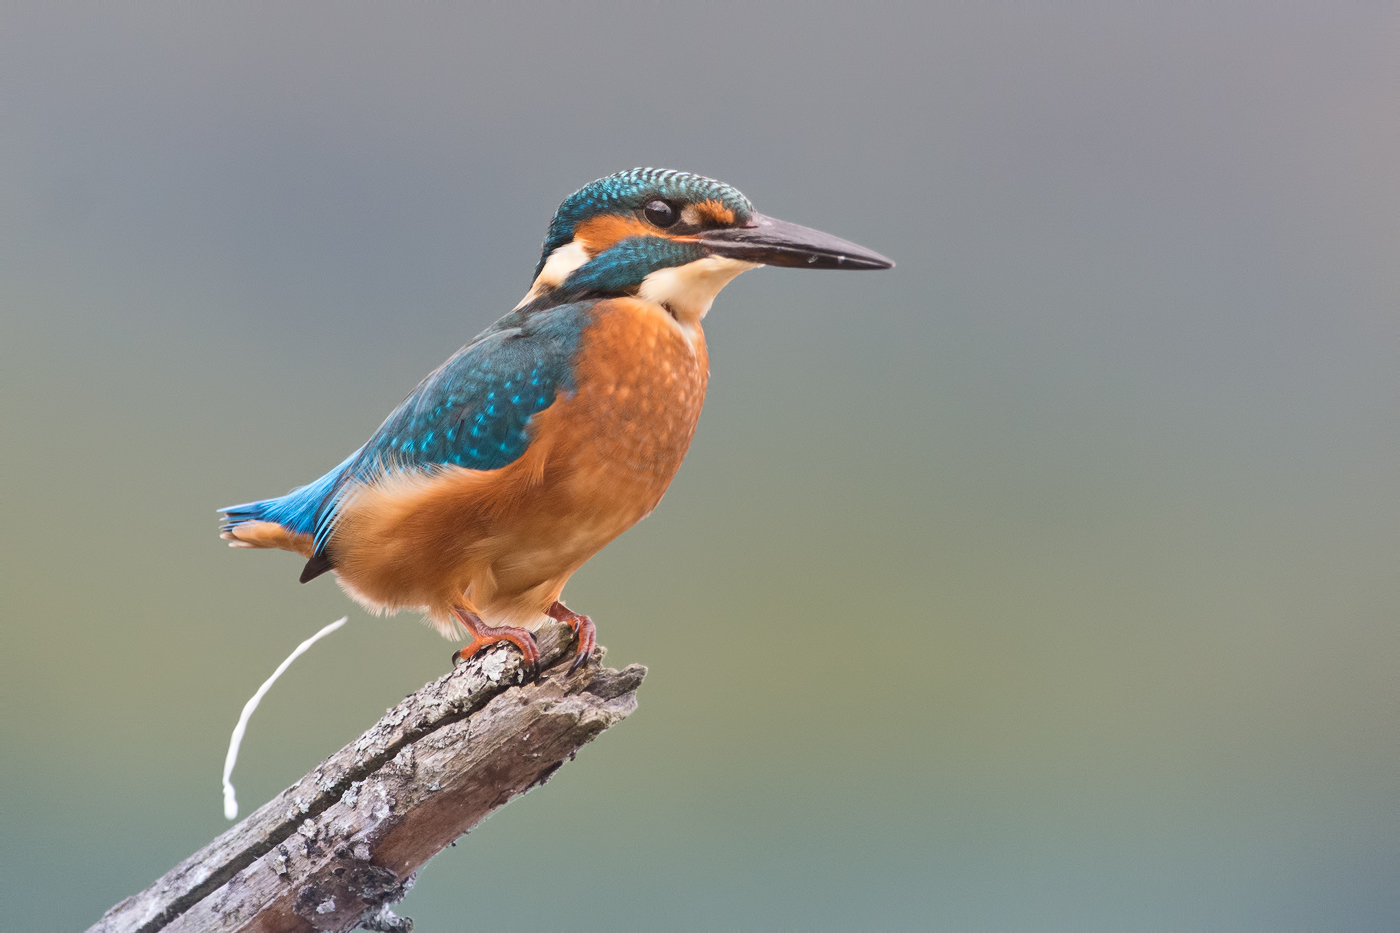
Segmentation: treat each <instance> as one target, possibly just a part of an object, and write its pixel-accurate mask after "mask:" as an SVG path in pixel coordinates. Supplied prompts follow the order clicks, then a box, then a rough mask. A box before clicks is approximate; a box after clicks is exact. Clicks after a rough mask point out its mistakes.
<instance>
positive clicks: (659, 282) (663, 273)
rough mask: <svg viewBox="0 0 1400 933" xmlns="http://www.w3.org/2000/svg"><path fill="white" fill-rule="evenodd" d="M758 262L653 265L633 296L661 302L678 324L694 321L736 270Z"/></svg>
mask: <svg viewBox="0 0 1400 933" xmlns="http://www.w3.org/2000/svg"><path fill="white" fill-rule="evenodd" d="M551 258H553V257H551ZM759 265H760V263H756V262H743V261H742V260H739V259H730V258H728V257H726V256H706V257H705V258H704V259H697V260H695V261H694V262H688V263H686V264H685V265H683V266H671V267H670V268H667V269H657V270H656V271H655V272H653V273H651V274H650V275H648V276H647V277H646V278H645V279H643V280H642V287H641V288H640V289H638V290H637V297H638V298H641V299H642V300H643V301H650V302H653V303H655V304H659V305H662V306H663V307H665V308H666V310H667V311H670V312H671V314H673V315H675V318H676V320H678V321H680V322H681V323H682V324H697V323H699V321H700V320H701V319H702V318H703V317H704V316H705V314H706V313H707V312H708V311H709V310H710V305H712V304H714V302H715V296H716V295H718V294H719V292H720V289H722V288H724V286H726V285H728V284H729V283H730V282H731V281H732V280H733V279H734V277H735V276H737V275H738V274H739V273H740V272H746V271H748V270H749V269H757V268H758V267H759Z"/></svg>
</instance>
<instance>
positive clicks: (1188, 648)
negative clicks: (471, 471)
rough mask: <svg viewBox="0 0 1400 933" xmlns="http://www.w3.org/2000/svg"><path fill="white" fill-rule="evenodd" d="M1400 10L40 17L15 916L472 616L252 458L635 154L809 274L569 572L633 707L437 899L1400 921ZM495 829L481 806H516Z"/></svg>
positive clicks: (8, 601)
mask: <svg viewBox="0 0 1400 933" xmlns="http://www.w3.org/2000/svg"><path fill="white" fill-rule="evenodd" d="M1397 38H1400V14H1397V11H1396V7H1395V6H1394V5H1389V4H1374V5H1362V4H1356V5H1346V6H1345V7H1344V8H1343V7H1339V6H1335V5H1331V6H1329V5H1323V4H1316V5H1311V6H1310V5H1304V4H1289V5H1286V6H1280V5H1271V4H1229V5H1228V6H1225V5H1207V4H1187V5H1177V4H1155V5H1154V4H1141V3H1139V4H1133V5H1131V6H1130V7H1128V8H1124V7H1122V6H1114V5H1109V4H1076V5H1070V4H1056V5H1050V4H1043V5H1042V4H988V5H971V4H956V5H948V6H945V7H941V8H931V7H929V6H928V5H918V6H910V7H896V6H880V7H873V6H863V7H859V8H856V7H851V8H839V7H823V6H817V5H801V6H796V5H794V6H786V7H781V6H767V5H765V6H762V7H760V6H758V5H732V6H724V5H701V4H688V5H686V6H684V7H680V6H674V7H662V6H653V5H636V6H617V5H607V6H583V5H580V6H544V7H536V8H532V9H530V10H524V9H516V8H515V7H508V6H505V5H501V6H480V7H470V8H466V7H458V6H449V5H442V4H413V5H410V4H393V5H390V4H382V5H369V4H331V3H321V4H316V3H303V4H296V5H295V6H294V7H291V8H288V5H282V4H272V3H266V4H237V5H232V4H230V5H223V6H213V5H176V4H167V5H160V6H156V5H141V4H122V5H117V4H102V5H98V4H90V5H82V6H79V5H69V4H32V5H26V4H20V3H7V4H5V6H4V9H3V11H0V108H3V110H2V111H0V121H3V122H2V125H3V131H0V425H2V426H3V437H4V440H3V443H0V470H3V476H0V479H2V480H3V482H0V497H3V498H0V514H2V515H3V519H2V520H0V574H3V581H2V582H3V586H2V587H0V613H3V624H0V672H3V673H0V700H2V701H3V710H4V712H3V716H2V717H0V742H3V750H4V753H3V755H0V813H3V822H0V833H2V834H3V836H2V837H0V902H3V904H4V905H5V914H4V915H3V919H0V924H3V925H5V926H7V927H8V928H10V929H15V930H34V929H46V930H59V929H70V930H71V929H79V928H82V927H84V926H86V925H87V924H88V923H90V922H92V921H93V920H94V919H95V918H96V917H97V915H98V914H99V913H100V912H101V911H102V910H103V909H104V908H106V907H107V906H108V905H109V904H111V903H113V902H115V901H116V900H118V899H119V898H121V897H123V896H125V895H127V894H129V893H132V892H134V891H135V890H137V889H139V888H141V887H143V886H145V885H146V884H147V883H149V882H150V881H151V880H153V879H154V878H155V877H156V876H157V875H159V874H160V873H161V872H163V871H165V870H166V869H167V868H169V867H170V866H171V865H172V864H174V863H175V862H176V861H177V860H178V859H180V858H181V857H183V856H184V855H186V854H187V853H188V852H190V851H191V850H193V849H194V848H195V847H196V846H198V845H200V844H202V843H203V842H205V841H206V840H207V839H209V838H210V837H211V836H213V835H214V834H215V833H217V832H219V831H220V830H221V829H222V828H223V827H224V826H225V824H224V822H223V820H222V819H221V815H220V798H219V786H218V777H219V769H220V766H221V764H222V758H223V750H224V743H225V742H226V741H227V737H228V730H229V729H230V728H231V727H232V725H233V721H234V719H235V717H236V716H237V713H238V710H239V708H240V707H241V705H242V703H243V701H244V700H245V699H246V697H247V696H248V695H249V694H250V693H251V692H252V690H253V689H254V688H255V687H256V686H257V685H258V683H260V682H261V681H262V679H263V678H264V677H266V676H267V674H268V673H269V672H270V671H271V669H272V668H273V667H274V666H275V665H276V664H277V663H278V661H279V660H281V658H283V657H284V656H285V655H286V653H287V652H288V651H290V649H291V648H292V647H293V646H294V645H295V644H296V643H297V642H298V641H300V640H301V639H303V638H305V637H306V636H307V635H309V634H310V633H312V632H314V631H315V630H316V629H317V628H319V627H320V626H321V625H323V624H325V623H326V622H329V621H330V620H332V619H334V618H336V617H338V616H339V615H341V614H343V613H344V612H346V611H349V612H350V613H351V622H350V624H349V625H348V626H347V627H346V628H345V629H344V630H343V631H342V632H341V633H339V634H337V635H335V636H334V637H332V638H331V639H330V640H328V641H327V642H325V643H322V644H320V645H318V646H317V647H316V648H315V649H314V650H313V651H312V652H311V653H310V654H309V655H308V656H307V657H305V658H303V659H302V660H301V661H299V662H297V665H296V666H295V667H293V668H292V670H291V672H290V673H289V675H288V676H287V677H286V678H284V680H283V681H282V682H281V683H279V684H278V685H277V687H276V688H275V689H274V690H273V692H272V693H271V695H270V696H269V697H268V699H267V701H266V702H265V704H264V706H263V708H262V709H261V710H260V711H259V713H258V714H257V716H256V717H255V718H254V720H253V723H252V729H251V733H250V735H249V738H248V740H247V742H246V743H245V745H244V753H243V761H242V763H241V764H240V768H239V772H238V774H237V779H238V784H239V790H240V796H241V798H242V800H243V801H244V805H245V812H247V810H248V809H250V808H251V807H253V806H256V805H257V804H258V803H259V802H261V801H263V800H265V799H267V798H268V797H269V796H271V795H272V794H274V793H276V792H277V791H278V790H280V789H281V788H282V787H284V786H285V785H286V784H288V783H289V782H290V781H291V780H293V779H294V778H296V777H298V776H300V775H301V774H302V773H303V771H304V770H306V769H307V768H309V767H310V766H311V765H313V764H315V762H316V761H318V760H319V759H320V758H321V757H322V756H324V755H325V754H327V753H328V752H330V751H332V750H334V749H336V748H338V747H339V746H340V745H341V744H343V743H344V742H346V741H347V740H349V739H351V738H353V737H354V736H355V735H356V734H358V732H359V731H360V729H361V728H363V727H364V726H366V725H368V724H369V723H370V722H371V721H373V720H374V718H375V717H376V716H377V715H378V714H379V712H380V711H382V710H383V709H384V708H385V707H386V706H388V705H390V704H392V703H393V702H395V701H396V700H398V699H399V698H400V697H402V696H403V695H404V694H406V693H408V692H410V691H412V690H414V689H416V688H417V687H418V686H419V685H420V684H422V683H423V682H424V681H425V680H427V679H428V678H430V677H433V676H436V675H437V674H439V673H440V672H441V671H443V670H444V669H445V665H446V662H447V656H448V653H449V651H450V650H451V647H452V646H450V645H449V644H448V643H446V642H444V641H442V640H440V639H438V638H437V637H436V636H434V635H432V634H431V633H430V632H429V631H428V630H427V629H425V628H424V627H422V626H420V625H419V624H418V623H417V622H415V621H413V620H412V619H410V618H408V617H402V618H396V619H372V618H369V617H367V616H365V615H364V614H363V613H361V612H359V611H358V610H355V609H353V608H352V607H351V605H350V603H349V601H348V600H347V599H346V598H345V597H344V596H343V595H342V594H341V593H340V592H339V591H338V590H337V588H336V587H335V586H334V585H333V584H331V583H330V582H329V581H328V580H321V581H318V582H317V583H316V584H314V585H310V586H305V587H302V586H298V585H297V583H296V575H297V572H298V569H299V563H298V561H296V560H295V559H294V558H292V557H290V556H288V555H281V554H268V553H243V552H230V551H228V550H227V549H226V548H224V547H223V543H222V542H220V541H219V540H218V538H217V537H216V535H215V531H216V525H215V516H214V508H215V507H216V506H219V505H224V504H228V503H231V502H239V501H244V500H247V499H250V498H254V497H259V496H267V495H275V494H278V493H280V492H282V491H285V490H286V489H288V488H290V487H291V486H293V485H296V484H298V483H301V482H305V481H307V480H310V479H312V478H314V477H315V476H318V475H319V474H320V473H321V472H322V471H324V470H325V469H327V468H329V467H330V466H332V465H334V464H335V463H337V462H338V461H339V459H340V458H341V457H342V456H343V455H344V454H345V453H346V452H348V451H349V450H351V449H353V448H354V447H355V446H356V445H358V444H359V443H360V442H361V441H362V440H363V439H364V438H365V437H366V436H367V435H368V434H369V432H370V431H371V430H372V429H373V428H374V427H375V426H376V425H377V424H378V422H379V420H380V419H381V418H382V417H383V416H384V414H385V413H387V412H388V410H389V409H390V408H391V407H392V406H393V405H394V404H395V403H396V402H397V401H398V400H399V399H400V398H401V397H402V396H403V395H404V393H406V392H407V391H408V390H409V389H410V388H411V387H412V386H413V385H414V384H415V383H416V381H417V380H418V379H419V378H420V376H421V375H422V374H423V373H425V372H427V371H428V370H429V369H431V368H432V367H434V366H436V365H437V364H438V363H439V362H441V361H442V360H443V359H444V358H445V357H446V356H447V355H448V354H449V353H450V352H451V351H452V350H454V349H455V348H456V347H457V346H459V345H460V344H461V343H462V342H464V341H465V340H466V339H467V338H469V337H470V336H471V335H473V334H475V333H476V332H477V331H478V330H480V329H481V328H482V327H483V326H485V325H486V324H487V323H488V322H490V321H491V320H493V319H494V318H495V317H497V316H498V315H500V314H501V313H503V312H504V311H505V310H507V309H509V308H510V307H511V306H512V305H513V304H514V303H515V302H516V300H517V299H518V298H519V296H520V295H521V294H522V293H523V292H524V290H525V288H526V287H527V285H528V283H529V276H530V271H531V270H532V268H533V265H534V263H535V261H536V258H537V255H538V248H539V242H540V239H541V238H542V236H543V233H544V229H545V225H546V224H547V222H548V220H549V218H550V216H551V214H552V212H553V209H554V207H555V206H556V205H557V204H558V202H559V201H560V200H561V199H562V198H563V197H564V196H565V195H567V194H568V193H569V192H571V191H573V190H574V189H575V188H577V187H579V186H581V185H582V184H584V183H586V182H588V181H590V180H592V179H593V178H596V177H598V176H600V175H604V174H607V173H610V172H613V171H617V170H619V169H623V168H630V167H632V166H634V165H659V166H665V167H671V168H681V169H688V170H691V171H697V172H701V173H704V174H708V175H713V176H715V177H718V178H721V179H723V180H725V181H728V182H731V183H733V184H735V185H736V186H738V187H739V188H740V189H741V190H743V191H744V192H745V193H746V194H748V195H749V196H750V197H751V198H752V199H753V200H754V202H755V203H756V204H757V205H758V207H759V209H760V210H762V211H764V212H765V213H769V214H773V215H775V216H778V217H782V218H785V219H789V220H793V221H796V222H799V223H804V224H809V225H812V226H816V227H819V228H822V229H825V230H829V231H830V232H832V233H835V234H837V235H840V236H844V237H848V238H850V239H853V240H855V241H857V242H859V243H862V244H865V245H868V246H870V247H871V248H873V249H876V250H879V251H881V252H884V253H886V254H888V255H890V256H892V257H894V258H895V259H896V260H898V262H899V267H898V268H897V269H896V270H894V271H893V272H890V273H880V274H860V275H841V274H835V273H825V274H824V273H815V272H811V273H808V272H799V271H791V270H761V271H758V272H754V273H750V274H748V275H745V276H744V277H743V278H741V279H740V280H739V281H737V282H736V283H735V284H733V285H731V286H730V288H729V289H728V290H727V291H726V292H725V293H724V294H723V295H722V296H721V297H720V299H719V300H718V302H717V303H716V306H715V309H714V311H713V312H712V314H711V316H710V318H709V322H708V323H709V327H708V332H709V335H710V341H711V350H712V362H713V379H712V390H711V394H710V399H709V404H708V407H707V409H706V414H705V417H704V419H703V421H702V423H701V426H700V430H699V433H698V436H697V438H696V441H695V445H694V448H693V450H692V453H691V456H690V458H689V460H688V462H687V463H686V466H685V468H684V469H683V470H682V472H681V474H680V476H679V477H678V479H677V481H676V483H675V485H674V486H673V488H672V491H671V493H670V494H669V496H668V497H667V499H666V501H665V502H664V503H663V505H662V507H661V508H660V509H659V510H658V511H657V513H656V514H655V515H654V516H653V517H652V518H651V519H650V520H648V521H647V522H644V523H643V524H642V525H641V526H639V527H638V528H636V529H635V530H633V531H632V532H630V533H629V534H628V535H626V536H624V537H623V538H622V539H620V540H619V541H618V542H617V543H615V544H614V545H613V546H611V547H610V548H609V549H608V550H607V551H605V552H604V553H603V554H602V555H600V556H599V557H598V558H597V559H596V560H594V561H593V562H592V563H591V564H589V566H588V567H586V568H585V569H584V570H583V571H582V572H581V573H580V574H579V575H578V576H577V577H576V578H575V580H574V582H573V583H572V584H571V586H570V588H569V591H568V596H569V598H570V601H571V602H572V603H573V604H574V605H576V606H578V607H580V608H582V609H584V610H585V611H588V612H590V613H591V614H592V615H593V616H594V618H595V619H597V620H598V623H599V628H600V632H601V640H602V642H603V643H604V644H606V645H607V646H608V647H609V648H610V649H611V654H610V655H609V658H610V661H611V662H613V663H616V664H618V665H621V664H624V663H628V662H632V661H640V662H644V663H646V664H648V665H650V667H651V671H652V673H651V677H650V679H649V680H648V682H647V684H646V686H645V687H644V689H643V691H642V694H641V702H642V705H641V708H640V710H639V712H638V713H637V714H636V716H635V717H634V718H633V719H632V720H630V721H629V722H627V723H626V724H625V725H624V726H622V727H621V728H619V729H617V730H616V731H615V732H613V733H610V734H608V735H607V736H604V737H603V738H602V739H600V740H599V741H598V742H597V743H596V744H595V745H593V746H591V747H589V748H588V749H586V750H585V751H584V753H583V754H582V755H581V756H580V757H579V759H578V761H577V762H575V763H574V764H572V765H570V766H569V767H568V768H567V769H565V770H564V771H562V772H561V773H560V774H559V775H558V776H557V777H556V778H555V779H554V781H553V782H551V783H550V784H549V785H548V786H547V787H545V788H543V789H541V790H538V791H536V792H534V793H532V794H531V795H530V796H529V797H527V798H525V799H524V800H522V801H519V802H517V803H515V804H512V805H511V806H510V807H509V808H507V809H506V810H504V811H503V812H501V813H499V814H497V815H496V816H494V817H493V818H492V819H490V820H489V821H488V822H487V823H485V824H484V825H483V826H482V827H480V828H479V829H478V830H477V831H475V832H474V833H473V834H472V835H471V836H469V837H468V838H467V839H466V840H464V841H463V842H462V843H461V844H459V845H458V846H457V848H455V849H450V850H448V852H446V853H445V854H444V855H442V856H441V857H440V858H438V859H437V860H436V861H434V862H433V863H432V864H431V865H430V866H429V867H428V868H427V869H426V870H425V871H424V872H423V873H422V876H421V879H420V882H419V884H418V887H417V888H416V889H415V890H414V892H413V893H412V895H411V896H410V898H409V900H408V901H407V902H406V903H405V904H404V911H405V912H407V913H409V914H411V915H413V916H415V917H416V918H417V919H418V921H419V923H420V926H419V929H422V930H428V931H432V930H460V929H483V928H490V927H493V926H495V927H504V926H508V927H509V928H512V929H559V928H564V927H569V928H578V929H614V928H626V929H644V928H651V929H715V928H740V929H760V928H762V929H898V928H916V927H917V928H930V927H931V928H941V929H958V930H970V929H987V930H996V929H1075V930H1081V929H1105V930H1109V929H1114V930H1116V929H1124V928H1136V929H1164V928H1214V929H1270V930H1276V929H1303V928H1314V929H1382V928H1386V929H1393V928H1395V927H1396V926H1400V886H1397V885H1396V883H1395V879H1396V877H1397V876H1400V855H1397V851H1400V850H1397V846H1396V840H1397V829H1400V827H1397V822H1400V820H1398V819H1397V813H1400V809H1397V806H1396V802H1397V791H1400V767H1397V766H1400V761H1397V744H1396V734H1397V727H1398V726H1400V688H1397V683H1400V677H1398V676H1397V675H1400V638H1398V637H1397V627H1396V621H1397V618H1396V617H1397V606H1400V592H1397V590H1400V586H1397V575H1396V557H1397V550H1398V549H1397V544H1400V535H1398V534H1397V528H1400V524H1397V518H1400V515H1397V511H1400V509H1398V508H1397V503H1398V502H1400V499H1397V492H1400V488H1397V487H1400V483H1398V482H1397V480H1400V467H1398V466H1397V464H1400V457H1397V454H1400V432H1398V431H1397V419H1396V411H1397V408H1396V402H1397V388H1400V368H1398V367H1397V352H1396V351H1397V339H1396V338H1397V326H1396V323H1397V313H1396V312H1397V304H1400V302H1397V299H1398V298H1400V271H1398V270H1400V263H1397V247H1400V169H1398V168H1397V166H1400V106H1397V101H1400V48H1397V46H1400V43H1398V42H1397ZM488 850H489V852H490V854H488Z"/></svg>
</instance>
